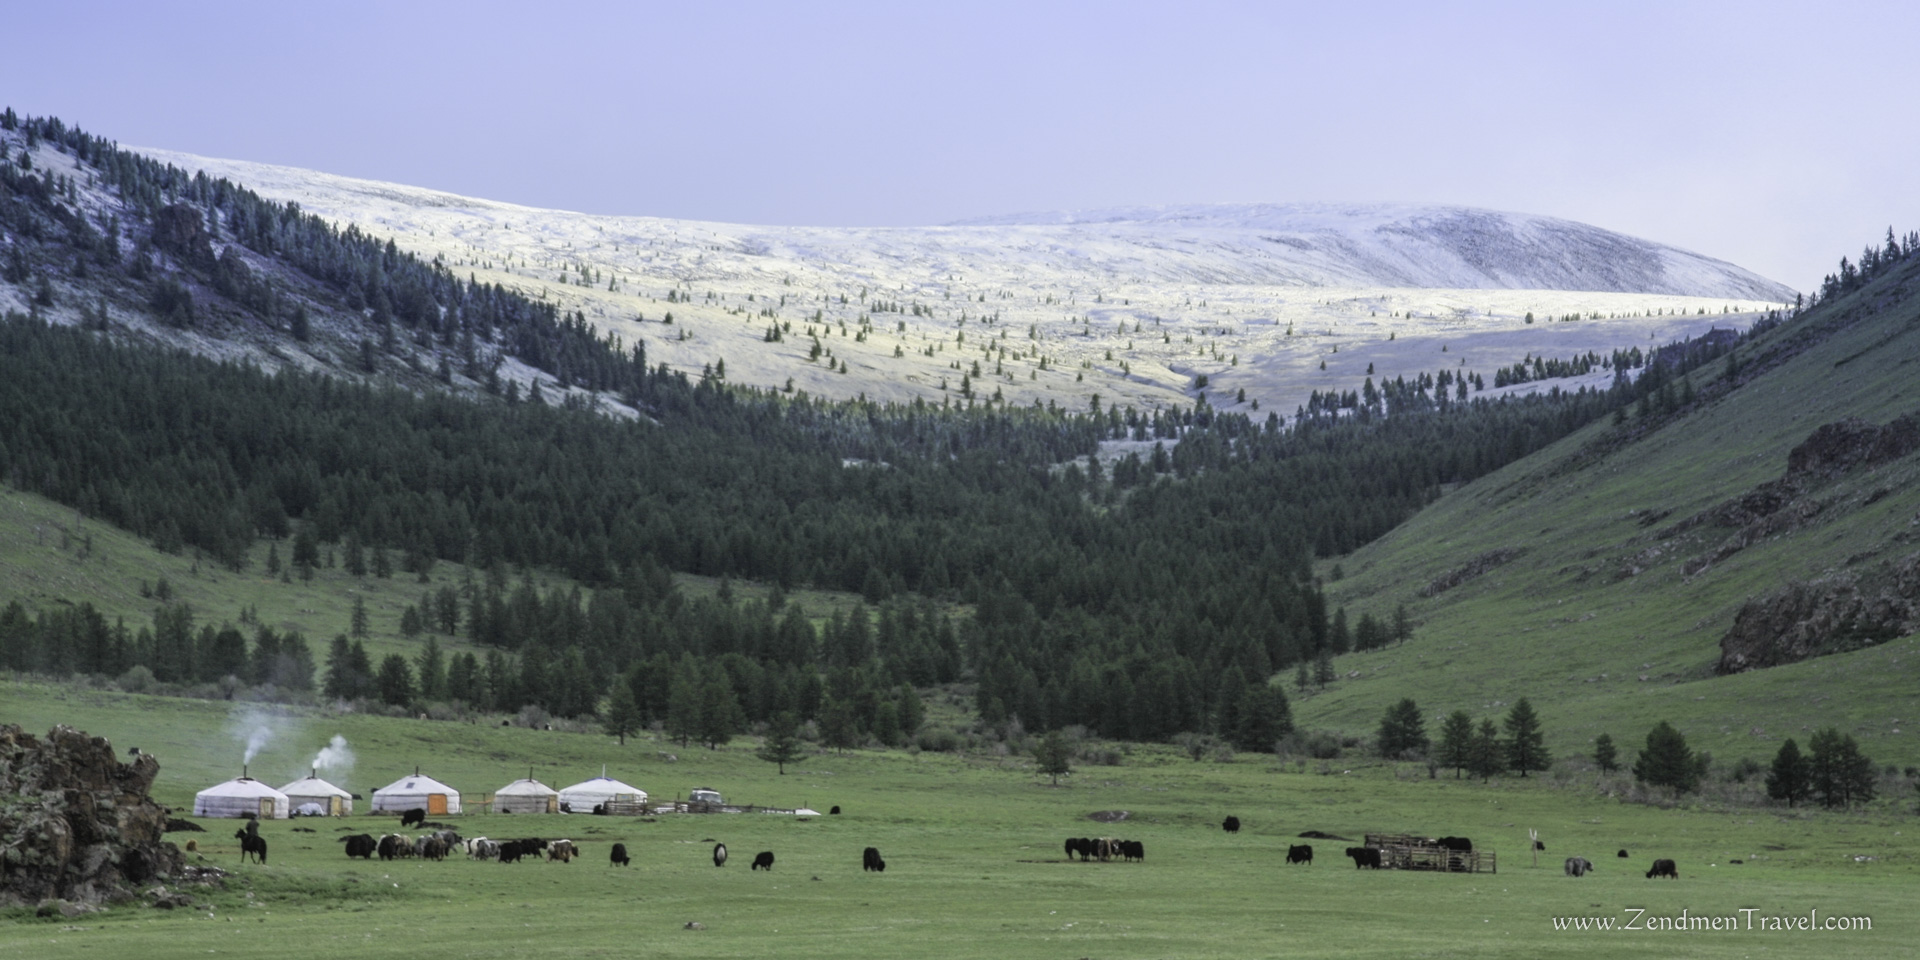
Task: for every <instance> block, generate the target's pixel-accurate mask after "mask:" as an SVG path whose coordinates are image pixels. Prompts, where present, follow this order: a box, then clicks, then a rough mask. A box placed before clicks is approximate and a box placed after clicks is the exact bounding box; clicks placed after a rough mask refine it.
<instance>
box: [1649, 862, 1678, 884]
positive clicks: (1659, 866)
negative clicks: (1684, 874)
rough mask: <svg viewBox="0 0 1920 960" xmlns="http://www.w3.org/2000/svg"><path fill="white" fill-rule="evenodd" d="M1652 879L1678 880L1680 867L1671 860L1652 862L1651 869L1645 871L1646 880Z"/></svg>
mask: <svg viewBox="0 0 1920 960" xmlns="http://www.w3.org/2000/svg"><path fill="white" fill-rule="evenodd" d="M1654 877H1666V878H1667V879H1669V880H1678V879H1680V867H1679V866H1678V865H1676V864H1675V863H1674V862H1673V861H1672V860H1655V861H1654V862H1653V869H1651V870H1648V871H1647V879H1648V880H1652V879H1653V878H1654Z"/></svg>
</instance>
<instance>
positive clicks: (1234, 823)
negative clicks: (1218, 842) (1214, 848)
mask: <svg viewBox="0 0 1920 960" xmlns="http://www.w3.org/2000/svg"><path fill="white" fill-rule="evenodd" d="M1220 829H1222V830H1225V831H1226V832H1228V833H1239V832H1240V818H1239V817H1231V816H1230V817H1228V818H1226V819H1225V820H1222V821H1220Z"/></svg>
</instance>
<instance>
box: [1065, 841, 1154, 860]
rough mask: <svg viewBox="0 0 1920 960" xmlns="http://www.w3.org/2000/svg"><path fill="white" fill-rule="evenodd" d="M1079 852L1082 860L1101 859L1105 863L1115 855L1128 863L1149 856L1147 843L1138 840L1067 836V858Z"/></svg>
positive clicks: (1069, 858) (1071, 857)
mask: <svg viewBox="0 0 1920 960" xmlns="http://www.w3.org/2000/svg"><path fill="white" fill-rule="evenodd" d="M1074 854H1079V855H1080V859H1081V860H1082V861H1086V860H1099V861H1101V862H1102V863H1105V862H1106V861H1108V860H1112V859H1113V858H1115V857H1119V858H1120V859H1121V860H1123V861H1126V862H1128V863H1132V862H1134V861H1136V860H1145V859H1146V858H1147V848H1146V845H1145V844H1143V843H1141V842H1140V841H1138V840H1115V839H1112V838H1110V837H1100V838H1097V839H1094V838H1088V837H1068V838H1067V859H1068V860H1072V859H1073V858H1074Z"/></svg>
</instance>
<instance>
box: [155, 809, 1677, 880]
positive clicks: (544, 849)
mask: <svg viewBox="0 0 1920 960" xmlns="http://www.w3.org/2000/svg"><path fill="white" fill-rule="evenodd" d="M400 823H401V826H402V827H403V828H405V827H408V826H418V827H435V828H438V829H435V830H433V831H431V832H428V833H423V834H420V835H418V836H414V837H408V836H405V835H403V834H397V833H390V834H386V835H384V836H380V837H374V836H372V835H371V834H365V833H360V834H354V835H352V836H347V837H341V838H340V843H342V844H345V847H346V854H347V856H348V857H357V858H360V859H363V860H371V859H373V858H374V857H376V856H377V857H379V858H380V859H381V860H397V859H403V858H410V857H417V858H419V859H422V860H444V859H446V857H447V856H448V855H450V854H452V853H454V852H456V851H459V852H462V853H465V854H466V856H467V857H468V858H470V859H474V860H497V861H499V862H501V863H518V862H519V861H520V860H522V859H526V858H532V859H535V860H539V859H543V858H544V859H545V860H546V861H548V862H550V863H552V862H558V863H571V862H572V861H573V860H574V859H576V858H578V857H579V856H581V850H580V847H579V845H578V844H576V843H574V842H573V841H572V840H543V839H539V838H532V837H529V838H523V839H518V840H493V839H490V838H487V837H475V838H473V839H470V840H469V839H464V838H462V837H461V836H460V834H459V833H458V832H456V831H454V830H452V829H449V828H447V827H446V825H445V824H439V823H434V824H429V823H427V822H426V811H425V810H418V809H415V810H408V811H406V812H405V813H403V814H402V815H401V818H400ZM1220 826H1221V828H1222V829H1224V830H1226V831H1227V832H1229V833H1236V832H1238V831H1239V829H1240V819H1239V818H1238V817H1232V816H1230V817H1227V818H1226V819H1225V820H1224V821H1222V822H1221V824H1220ZM259 831H260V826H259V821H258V820H256V819H253V818H249V819H248V821H247V825H246V826H245V827H243V828H241V829H240V830H238V831H236V832H235V833H234V835H233V836H234V839H236V840H239V841H240V849H241V853H240V857H241V861H242V862H243V863H244V862H246V861H247V860H249V859H252V860H254V861H255V862H257V863H260V864H265V863H266V862H267V842H266V840H265V839H263V838H261V836H260V832H259ZM1304 836H1309V837H1329V836H1331V835H1329V834H1322V833H1316V832H1314V831H1308V832H1307V833H1306V834H1305V835H1304ZM1425 842H1426V843H1428V844H1430V845H1431V846H1434V847H1439V848H1441V849H1444V850H1449V851H1456V852H1460V853H1467V852H1471V851H1472V850H1473V841H1472V840H1470V839H1468V838H1466V837H1440V838H1439V839H1437V840H1432V841H1425ZM1064 847H1065V850H1066V855H1067V860H1069V861H1073V860H1079V861H1080V862H1082V863H1086V862H1091V861H1095V860H1098V861H1100V862H1102V863H1105V862H1108V861H1111V860H1116V859H1117V860H1121V861H1123V862H1128V863H1135V862H1143V861H1145V860H1146V858H1147V851H1146V845H1145V844H1143V843H1142V842H1141V841H1138V840H1122V839H1118V838H1114V837H1068V838H1067V841H1066V843H1065V845H1064ZM1535 847H1536V849H1541V850H1544V849H1546V847H1545V845H1544V844H1540V843H1539V842H1538V841H1535ZM190 849H191V848H190ZM1382 852H1383V851H1382V850H1381V849H1380V848H1379V847H1371V846H1361V847H1348V848H1346V855H1347V857H1348V858H1349V859H1351V860H1352V861H1353V865H1354V867H1355V868H1356V869H1373V870H1379V869H1382V868H1383V867H1385V866H1388V864H1386V863H1385V862H1383V860H1382V857H1381V854H1382ZM1618 856H1619V857H1620V858H1622V859H1624V858H1626V857H1627V851H1625V850H1621V851H1620V852H1619V853H1618ZM860 861H861V862H860V867H861V869H862V870H865V871H870V872H875V873H878V872H883V871H885V870H886V869H887V862H886V861H885V860H883V859H881V857H880V851H879V850H878V849H876V848H874V847H868V848H866V849H865V850H863V851H861V855H860ZM608 862H609V864H610V865H611V866H618V867H624V866H627V865H629V864H630V863H631V862H632V857H631V856H630V855H629V854H628V851H627V845H626V844H625V843H615V844H613V845H612V849H611V851H610V854H609V857H608ZM773 862H774V856H773V851H771V850H762V851H761V852H760V853H758V854H756V855H755V856H754V858H753V864H752V866H751V867H750V868H749V869H750V870H756V871H757V870H766V871H768V872H771V871H772V870H773ZM1287 863H1289V864H1304V865H1306V866H1312V865H1313V847H1312V845H1310V844H1304V843H1298V844H1290V845H1288V847H1287ZM713 865H714V866H716V867H724V866H726V865H727V845H726V844H724V843H715V844H714V845H713ZM1594 869H1595V868H1594V865H1593V861H1591V860H1588V859H1587V858H1586V857H1568V858H1567V859H1566V862H1565V864H1564V871H1565V873H1566V875H1567V876H1569V877H1584V876H1586V875H1587V874H1589V873H1592V872H1593V871H1594ZM1656 877H1664V878H1667V879H1672V880H1678V879H1680V870H1679V867H1678V866H1677V865H1676V864H1675V863H1674V861H1672V860H1670V859H1657V860H1655V861H1653V866H1652V868H1650V869H1649V870H1647V878H1648V879H1650V880H1651V879H1654V878H1656Z"/></svg>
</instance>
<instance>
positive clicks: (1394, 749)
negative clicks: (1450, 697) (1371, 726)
mask: <svg viewBox="0 0 1920 960" xmlns="http://www.w3.org/2000/svg"><path fill="white" fill-rule="evenodd" d="M1377 739H1378V741H1379V747H1380V755H1381V756H1383V757H1386V758H1387V759H1389V760H1398V759H1403V758H1407V757H1413V756H1417V755H1419V754H1423V753H1426V752H1427V730H1426V721H1425V720H1424V719H1422V718H1421V716H1420V707H1419V705H1418V704H1416V703H1414V702H1413V700H1412V698H1407V699H1403V700H1401V701H1400V702H1399V703H1396V704H1394V705H1393V706H1391V707H1388V708H1387V712H1386V714H1385V715H1384V716H1382V717H1381V718H1380V733H1379V736H1378V738H1377Z"/></svg>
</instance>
